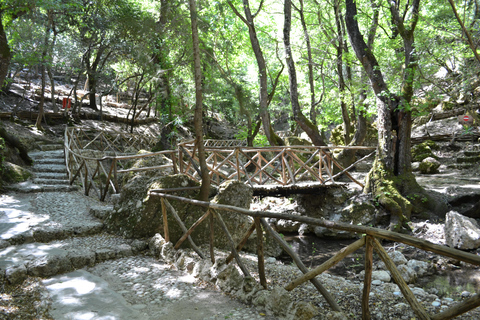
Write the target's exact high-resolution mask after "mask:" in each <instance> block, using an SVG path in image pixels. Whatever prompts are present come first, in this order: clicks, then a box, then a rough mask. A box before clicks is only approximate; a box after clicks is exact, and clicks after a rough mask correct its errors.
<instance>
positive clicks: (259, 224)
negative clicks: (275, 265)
mask: <svg viewBox="0 0 480 320" xmlns="http://www.w3.org/2000/svg"><path fill="white" fill-rule="evenodd" d="M189 189H191V188H189ZM180 190H183V189H181V188H178V189H158V190H151V191H150V193H149V194H150V195H151V196H157V197H160V200H161V204H162V215H163V227H164V230H163V232H164V238H165V240H166V241H167V242H168V241H170V236H169V226H168V222H167V215H168V214H169V213H170V214H172V215H173V216H174V217H175V220H176V221H177V223H178V224H179V225H180V227H181V229H182V230H183V232H184V233H183V236H182V237H181V238H180V239H179V240H178V241H177V243H176V244H175V249H178V248H179V247H180V246H181V245H182V243H183V242H184V241H185V240H186V239H188V240H189V242H190V244H191V245H192V248H193V250H194V251H195V252H196V253H197V254H198V255H199V256H200V257H201V258H202V259H206V258H207V257H206V255H205V254H204V253H203V252H201V251H200V249H199V248H198V246H196V245H195V243H194V241H193V240H192V239H191V237H190V235H191V233H192V232H193V231H194V230H195V228H197V227H198V226H199V225H201V224H202V223H203V222H204V221H210V226H209V228H210V259H211V261H212V262H215V257H214V254H213V252H214V248H213V239H214V237H215V235H214V228H213V225H214V223H215V221H216V222H217V223H218V225H219V227H220V229H221V230H222V231H223V232H224V233H225V235H226V236H227V238H228V239H229V241H230V244H231V254H230V256H229V257H228V258H227V259H226V262H227V263H230V262H231V261H232V260H233V259H235V260H236V262H237V264H238V266H239V268H240V269H241V271H242V273H243V274H244V275H245V276H250V272H249V270H248V269H247V268H246V267H245V264H244V263H243V262H242V259H241V257H240V255H239V254H238V252H239V251H241V250H242V247H243V246H244V244H245V243H246V241H247V239H248V238H249V237H250V235H251V234H252V233H253V231H254V230H256V231H257V257H258V275H259V281H260V284H261V285H262V286H263V287H264V288H267V281H266V276H265V262H264V254H263V237H262V236H258V235H260V234H263V233H264V232H266V233H268V234H270V235H271V236H272V238H273V239H274V240H275V241H276V242H278V244H279V245H280V246H281V247H282V248H283V249H284V250H285V251H286V252H287V253H288V254H289V255H290V256H291V258H292V259H293V261H294V262H295V264H296V265H297V267H298V268H299V269H300V271H301V272H302V273H303V275H302V276H300V277H298V278H296V279H294V280H293V281H291V282H290V283H289V284H287V286H285V289H286V290H287V291H291V290H293V289H295V288H296V287H298V286H299V285H302V284H303V283H305V282H307V281H310V282H311V283H312V284H313V285H314V286H315V287H316V288H317V290H318V291H319V293H320V294H321V295H322V296H323V297H324V298H325V299H326V301H327V302H328V304H329V305H330V307H331V308H332V310H334V311H339V312H342V309H341V306H339V305H338V304H337V302H336V301H335V299H334V298H333V296H332V295H331V294H330V292H328V290H326V288H325V287H324V286H323V285H322V284H321V283H320V281H319V280H318V279H317V278H316V276H318V275H319V274H321V273H323V272H324V271H326V270H328V269H329V268H331V267H333V266H334V265H336V264H337V263H339V262H340V261H341V260H342V259H343V258H345V257H346V256H348V255H349V254H351V253H353V252H355V251H356V250H358V249H360V248H362V247H365V278H364V286H363V292H362V295H361V296H362V301H361V306H362V319H363V320H368V319H371V314H370V303H369V296H370V289H371V279H372V270H373V251H375V252H376V253H377V254H378V256H379V257H380V258H381V260H382V261H383V262H384V263H385V265H386V267H387V269H388V270H389V271H390V273H391V275H392V278H393V280H394V281H395V283H396V284H397V285H398V287H399V288H400V291H401V293H402V294H403V296H404V297H405V299H406V300H407V302H408V304H409V305H410V307H411V308H412V310H413V311H414V313H415V315H416V316H417V317H418V319H421V320H445V319H452V318H455V317H457V316H459V315H461V314H463V313H465V312H468V311H470V310H472V309H474V308H476V307H478V306H479V305H480V295H479V294H478V293H477V294H475V295H473V296H472V297H470V298H468V299H466V300H463V301H461V302H459V303H457V304H456V305H454V306H452V307H450V308H448V309H446V310H444V311H442V312H440V313H438V314H434V315H430V314H428V312H427V311H426V309H425V307H424V306H423V305H422V304H421V303H420V302H419V301H418V300H417V298H416V297H415V296H414V294H413V293H412V290H411V289H410V287H409V286H408V285H407V283H406V282H405V280H404V279H403V277H402V276H401V274H400V272H399V271H398V269H397V267H396V265H395V263H394V262H393V261H392V259H391V258H390V257H389V256H388V254H387V252H386V251H385V249H384V248H383V246H382V244H381V242H380V241H381V240H383V239H386V240H390V241H394V242H399V243H403V244H406V245H410V246H414V247H416V248H419V249H422V250H425V251H430V252H433V253H437V254H440V255H442V256H446V257H450V258H454V259H456V260H459V261H463V262H467V263H471V264H474V265H480V257H479V256H477V255H475V254H471V253H468V252H464V251H461V250H457V249H453V248H449V247H446V246H441V245H437V244H434V243H431V242H429V241H426V240H422V239H418V238H415V237H413V236H409V235H405V234H400V233H396V232H391V231H388V230H383V229H377V228H372V227H366V226H361V225H351V224H346V223H341V222H333V221H328V220H320V219H316V218H310V217H306V216H297V215H289V214H284V213H276V212H268V211H251V210H247V209H243V208H237V207H234V206H228V205H221V204H216V203H212V202H204V201H198V200H193V199H188V198H183V197H178V196H174V195H170V194H167V193H166V192H172V191H180ZM169 200H176V201H182V202H185V203H189V204H193V205H197V206H201V207H205V208H206V212H205V214H204V215H203V216H201V217H200V218H199V219H198V220H197V221H196V222H195V223H194V224H193V225H192V226H190V227H189V228H188V229H187V227H186V226H185V225H184V224H183V222H182V221H181V220H180V218H179V215H178V213H177V212H176V211H175V209H174V208H173V207H172V205H170V203H169ZM218 210H227V211H230V212H235V213H237V214H242V215H247V216H249V217H251V218H252V225H251V227H250V229H249V230H248V231H247V232H246V234H245V236H244V237H243V239H242V240H241V241H240V242H239V243H238V244H236V243H234V242H233V239H232V236H231V235H230V232H229V230H228V229H227V227H226V226H225V223H224V222H223V219H222V215H221V214H220V212H219V211H218ZM265 218H276V219H286V220H292V221H297V222H301V223H307V224H310V225H315V226H321V227H324V228H329V229H336V230H343V231H348V232H352V233H356V234H357V235H360V239H359V240H357V241H355V242H353V243H352V244H350V245H349V246H347V247H345V248H343V249H342V250H340V251H339V252H337V253H336V254H335V255H334V256H333V257H331V258H330V259H329V260H327V261H326V262H324V263H323V264H321V265H320V266H317V267H315V268H313V269H311V270H308V268H307V267H306V266H305V265H304V264H303V263H302V261H301V260H300V258H299V257H298V256H297V254H296V253H295V252H294V251H293V250H292V249H291V247H290V246H289V245H288V244H287V243H286V242H285V240H284V239H283V238H282V237H281V236H280V235H279V234H278V233H277V232H276V231H274V230H273V229H272V228H271V227H270V225H269V224H268V222H267V221H266V220H265Z"/></svg>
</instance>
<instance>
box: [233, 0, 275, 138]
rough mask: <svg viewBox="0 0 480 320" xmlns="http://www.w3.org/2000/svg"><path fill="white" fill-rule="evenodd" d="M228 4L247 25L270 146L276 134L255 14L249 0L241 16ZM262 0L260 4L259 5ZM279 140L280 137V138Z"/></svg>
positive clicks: (263, 121)
mask: <svg viewBox="0 0 480 320" xmlns="http://www.w3.org/2000/svg"><path fill="white" fill-rule="evenodd" d="M227 2H228V5H229V6H230V7H231V8H232V10H233V11H234V13H235V14H236V15H237V17H239V18H240V19H241V20H242V21H243V22H244V23H245V25H246V26H247V27H248V35H249V37H250V44H251V45H252V50H253V53H254V55H255V59H256V61H257V66H258V76H259V82H260V98H259V103H260V117H261V119H262V124H263V130H264V131H265V135H266V136H267V139H268V142H269V143H270V145H272V146H276V145H278V136H276V135H275V134H272V133H273V130H272V128H271V122H270V114H269V113H268V98H269V96H268V89H267V88H268V86H267V80H268V77H267V65H266V63H265V58H264V56H263V52H262V48H261V47H260V42H259V41H258V37H257V31H256V29H255V23H254V21H253V20H254V18H255V16H254V15H252V13H251V11H250V3H249V0H243V9H244V12H245V17H243V16H242V15H241V14H240V12H238V11H237V9H236V8H235V6H234V5H233V4H232V2H231V1H227ZM262 4H263V2H262V3H261V4H260V6H261V5H262ZM280 140H281V139H280Z"/></svg>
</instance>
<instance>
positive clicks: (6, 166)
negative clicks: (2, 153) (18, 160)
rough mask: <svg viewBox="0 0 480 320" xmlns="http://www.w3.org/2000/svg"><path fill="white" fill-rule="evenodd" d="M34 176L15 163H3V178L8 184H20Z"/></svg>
mask: <svg viewBox="0 0 480 320" xmlns="http://www.w3.org/2000/svg"><path fill="white" fill-rule="evenodd" d="M31 176H32V173H31V172H30V171H29V170H27V169H25V168H23V167H21V166H19V165H16V164H14V163H10V162H6V161H5V162H3V170H2V178H3V181H5V182H7V183H18V182H23V181H27V180H28V179H29V178H30V177H31Z"/></svg>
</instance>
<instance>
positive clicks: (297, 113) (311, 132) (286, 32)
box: [283, 0, 326, 146]
mask: <svg viewBox="0 0 480 320" xmlns="http://www.w3.org/2000/svg"><path fill="white" fill-rule="evenodd" d="M284 18H285V24H284V27H283V42H284V45H285V59H286V61H287V67H288V78H289V83H290V100H291V103H292V110H293V117H294V119H295V121H296V122H297V123H298V125H299V126H300V127H301V128H302V129H303V130H304V131H305V133H306V134H307V135H308V136H309V137H310V139H311V140H312V142H313V144H314V145H317V146H325V145H326V144H325V142H324V141H323V139H322V137H321V136H320V133H319V131H318V128H317V126H315V125H313V124H312V123H311V122H310V121H309V120H308V119H307V118H306V117H305V116H304V115H303V113H302V110H301V107H300V104H299V102H298V90H297V76H296V70H295V62H294V61H293V56H292V47H291V43H290V29H291V23H292V3H291V0H285V2H284Z"/></svg>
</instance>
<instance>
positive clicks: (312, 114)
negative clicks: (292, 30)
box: [297, 0, 317, 126]
mask: <svg viewBox="0 0 480 320" xmlns="http://www.w3.org/2000/svg"><path fill="white" fill-rule="evenodd" d="M297 11H298V13H299V14H300V22H301V24H302V29H303V36H304V37H305V44H306V46H307V59H308V84H309V86H310V121H311V122H312V124H313V125H314V126H317V110H316V106H317V102H316V101H315V81H314V79H313V58H312V45H311V43H310V35H309V34H308V29H307V23H306V21H305V14H304V11H303V0H300V8H298V9H297Z"/></svg>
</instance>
